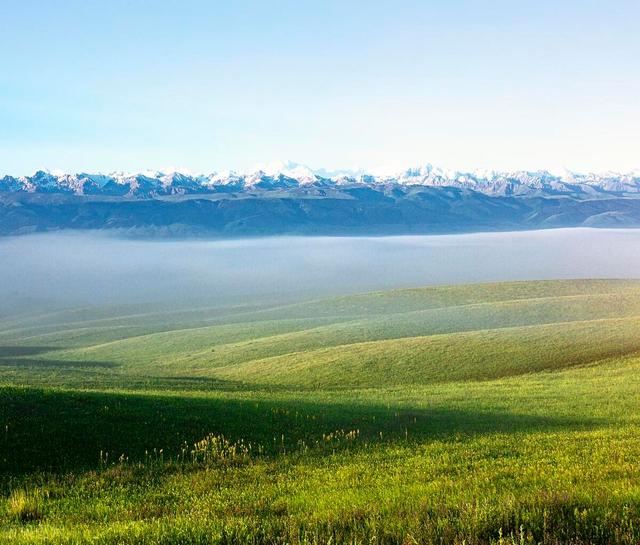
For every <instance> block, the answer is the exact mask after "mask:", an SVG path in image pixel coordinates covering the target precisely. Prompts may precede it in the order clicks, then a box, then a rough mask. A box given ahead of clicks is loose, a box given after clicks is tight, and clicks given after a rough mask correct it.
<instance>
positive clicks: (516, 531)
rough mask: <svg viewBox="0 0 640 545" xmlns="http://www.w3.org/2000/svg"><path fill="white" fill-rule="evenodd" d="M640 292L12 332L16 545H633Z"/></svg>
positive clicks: (7, 524)
mask: <svg viewBox="0 0 640 545" xmlns="http://www.w3.org/2000/svg"><path fill="white" fill-rule="evenodd" d="M639 425H640V281H627V280H575V281H541V282H510V283H495V284H474V285H462V286H442V287H425V288H416V289H402V290H393V291H386V292H377V293H368V294H362V295H354V296H346V297H336V298H329V299H323V300H314V301H303V302H297V303H290V304H283V305H279V306H276V305H269V304H255V305H238V306H224V307H215V306H210V307H202V308H199V307H191V308H167V307H161V306H157V305H156V306H153V305H129V306H128V305H121V306H113V307H95V308H94V307H86V308H71V309H66V310H60V311H57V312H50V313H44V314H33V313H25V314H19V313H12V314H10V315H0V543H2V544H5V543H6V544H24V545H27V544H29V545H31V544H42V545H45V544H76V543H91V544H104V545H107V544H109V545H115V544H138V543H141V544H149V545H151V544H167V545H169V544H172V545H173V544H185V545H187V544H218V543H220V544H230V543H251V544H303V543H304V544H334V545H335V544H342V543H349V544H362V545H365V544H407V545H408V544H460V545H461V544H463V543H464V544H466V545H473V544H485V543H486V544H489V543H491V544H493V543H495V544H498V543H500V544H505V543H510V544H527V543H532V544H533V543H544V544H561V543H562V544H576V545H578V544H590V543H598V544H609V543H615V544H637V543H639V542H640V428H639Z"/></svg>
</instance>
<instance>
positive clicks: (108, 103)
mask: <svg viewBox="0 0 640 545" xmlns="http://www.w3.org/2000/svg"><path fill="white" fill-rule="evenodd" d="M639 20H640V2H638V1H637V0H635V1H629V2H625V1H615V0H613V1H608V2H604V1H602V2H593V1H587V0H585V1H576V0H568V1H562V2H547V1H544V0H542V1H540V0H538V1H519V2H513V1H509V2H507V1H485V2H481V1H466V2H465V1H455V0H452V1H444V0H440V1H422V2H407V1H402V0H400V1H397V0H396V1H394V2H375V1H369V2H349V1H342V2H333V1H323V2H305V1H297V2H231V1H229V2H215V1H190V0H183V1H180V2H179V1H164V2H160V1H157V2H144V1H140V0H138V1H136V0H129V1H122V0H110V1H109V2H104V1H99V2H97V1H90V0H89V1H88V0H83V1H77V2H76V1H62V0H61V1H58V2H53V1H44V0H43V1H39V2H37V1H28V0H22V1H20V2H18V1H7V2H3V3H2V5H1V6H0V174H3V173H8V174H25V173H30V172H31V171H33V170H35V169H36V168H49V169H54V168H60V169H63V170H67V171H98V170H99V171H112V170H144V169H147V168H160V169H163V168H164V169H166V168H170V167H175V168H189V169H191V170H193V171H196V172H210V171H212V170H219V169H225V168H238V169H244V168H250V167H251V166H253V165H255V164H257V163H264V162H269V161H272V160H282V159H292V160H295V161H298V162H301V163H305V164H308V165H309V166H311V167H314V168H319V167H327V168H338V167H342V168H354V167H363V168H373V169H384V170H389V169H394V168H400V167H402V166H408V165H414V164H420V163H425V162H431V163H434V164H437V165H441V166H445V167H459V168H463V169H464V168H474V167H478V168H498V169H512V168H528V169H533V168H550V169H560V168H562V167H566V168H570V169H574V170H596V171H602V170H608V169H616V170H629V169H633V168H640V100H639V98H638V97H640V34H639V33H638V28H637V26H638V21H639Z"/></svg>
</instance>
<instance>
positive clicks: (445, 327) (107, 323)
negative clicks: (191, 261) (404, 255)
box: [0, 280, 640, 389]
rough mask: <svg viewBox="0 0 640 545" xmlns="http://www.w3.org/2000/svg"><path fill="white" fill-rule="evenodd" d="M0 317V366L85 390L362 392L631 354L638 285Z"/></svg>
mask: <svg viewBox="0 0 640 545" xmlns="http://www.w3.org/2000/svg"><path fill="white" fill-rule="evenodd" d="M83 315H84V316H85V318H84V319H83V320H81V321H78V314H77V312H74V311H65V312H62V313H56V314H54V315H51V316H33V317H31V318H29V317H24V318H23V319H22V320H21V322H19V323H16V322H15V321H7V322H6V323H2V322H0V346H2V345H8V343H9V342H10V343H11V345H12V346H11V347H9V348H6V353H4V354H3V353H2V350H0V364H2V366H4V369H5V372H7V373H11V374H12V376H16V377H27V376H28V377H29V380H44V381H51V380H53V381H55V380H57V379H56V376H57V374H58V373H60V371H61V370H67V371H68V372H69V373H71V374H72V375H73V376H75V379H74V380H76V379H77V380H79V381H80V382H81V383H82V384H85V383H86V384H91V383H92V381H93V380H100V381H101V382H103V383H105V384H111V383H117V384H140V383H141V382H144V381H147V380H154V381H160V382H162V381H165V382H166V385H167V386H168V387H170V386H171V385H172V384H174V385H175V384H178V383H181V381H186V382H187V383H189V384H191V385H192V387H196V388H211V387H213V388H216V387H218V386H219V385H221V384H222V385H226V386H225V387H230V388H245V387H247V388H253V387H256V388H262V387H288V388H304V389H316V388H329V389H344V388H375V387H380V385H385V386H391V387H393V386H402V385H406V386H416V385H428V384H435V383H443V382H457V381H469V380H471V381H477V380H493V379H500V378H506V377H512V376H516V375H524V374H531V373H539V372H548V371H559V370H563V369H567V368H571V367H576V366H584V365H591V364H595V363H597V362H606V361H609V360H612V359H614V360H615V359H618V358H627V357H632V358H633V357H637V354H638V353H639V352H640V336H639V335H638V331H640V329H639V327H638V326H639V325H640V282H639V281H620V280H618V281H614V280H576V281H544V282H512V283H497V284H480V285H479V284H475V285H464V286H448V287H447V286H444V287H433V288H418V289H402V290H395V291H388V292H377V293H368V294H363V295H355V296H346V297H340V298H333V299H325V300H318V301H312V302H305V303H297V304H290V305H284V306H279V307H266V308H263V309H245V310H241V309H238V311H237V312H233V311H229V309H215V308H211V309H193V311H190V312H187V311H184V312H181V313H173V312H172V313H162V312H160V313H157V314H156V313H145V312H143V313H131V314H128V315H127V314H124V315H121V316H117V315H114V316H113V317H110V318H105V317H104V313H103V312H102V309H96V315H95V317H92V312H91V310H90V309H86V310H84V311H83Z"/></svg>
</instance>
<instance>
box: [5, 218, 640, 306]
mask: <svg viewBox="0 0 640 545" xmlns="http://www.w3.org/2000/svg"><path fill="white" fill-rule="evenodd" d="M637 277H640V230H632V229H629V230H626V229H619V230H608V229H558V230H547V231H526V232H515V233H476V234H465V235H439V236H396V237H272V238H252V239H234V240H169V241H167V240H162V241H158V240H152V241H149V240H132V239H123V238H116V237H114V236H110V235H107V234H103V233H97V234H91V233H87V232H63V233H54V234H42V235H30V236H21V237H6V238H0V313H2V314H4V315H7V314H11V313H12V312H15V311H18V312H20V311H27V310H30V311H33V310H40V309H42V310H44V309H51V308H62V307H70V306H79V305H82V306H84V305H94V304H100V305H101V304H118V305H119V304H128V303H132V304H139V303H160V304H163V305H171V306H178V307H190V306H197V305H201V306H204V305H231V304H253V303H256V304H260V303H267V302H268V303H272V302H289V301H292V300H296V299H309V298H317V297H324V296H330V295H337V294H347V293H356V292H364V291H370V290H379V289H388V288H397V287H407V286H423V285H435V284H447V283H466V282H487V281H500V280H530V279H553V278H637Z"/></svg>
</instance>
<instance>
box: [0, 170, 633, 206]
mask: <svg viewBox="0 0 640 545" xmlns="http://www.w3.org/2000/svg"><path fill="white" fill-rule="evenodd" d="M351 185H354V186H367V187H373V188H380V189H382V188H384V187H387V186H394V185H395V186H401V187H412V186H428V187H455V188H459V189H465V190H472V191H477V192H480V193H484V194H487V195H495V196H534V195H546V196H549V195H573V196H581V195H582V196H598V195H601V196H606V195H609V194H614V195H618V196H619V195H640V171H638V170H636V171H633V172H629V173H616V172H605V173H601V174H593V173H588V174H583V173H577V172H571V171H563V172H560V173H550V172H548V171H545V170H539V171H524V170H522V171H513V172H499V171H494V170H477V171H472V172H461V171H450V170H443V169H440V168H437V167H434V166H433V165H431V164H425V165H420V166H416V167H412V168H407V169H404V170H402V171H400V172H397V173H394V174H386V175H383V174H372V173H369V172H367V171H362V170H360V171H348V170H345V171H327V170H324V169H319V170H313V169H311V168H309V167H307V166H305V165H301V164H298V163H294V162H291V161H284V162H275V163H268V164H262V165H257V166H256V167H255V168H253V169H250V170H248V171H246V172H235V171H221V172H214V173H212V174H209V175H194V174H192V173H190V172H189V171H185V170H174V169H170V170H167V171H157V170H148V171H144V172H139V173H131V172H112V173H110V174H89V173H79V174H68V173H64V172H62V171H46V170H38V171H37V172H35V173H34V174H32V175H30V176H20V177H18V178H15V177H12V176H5V177H3V178H0V191H2V192H15V191H23V192H30V193H69V194H75V195H119V196H130V197H154V196H158V195H171V194H177V195H180V194H193V193H211V192H216V191H227V192H229V191H268V190H276V189H281V190H282V189H296V188H305V187H313V186H318V187H327V186H334V187H336V188H341V187H345V186H351Z"/></svg>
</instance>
